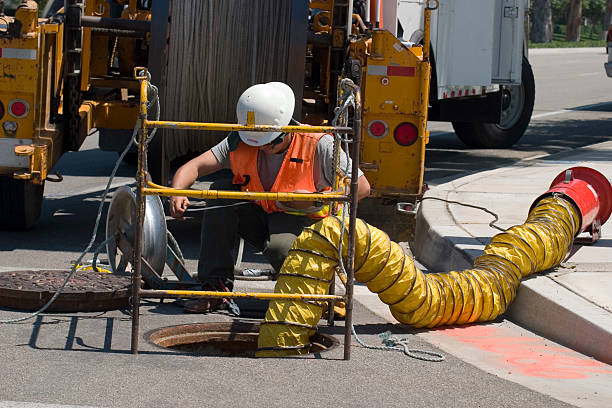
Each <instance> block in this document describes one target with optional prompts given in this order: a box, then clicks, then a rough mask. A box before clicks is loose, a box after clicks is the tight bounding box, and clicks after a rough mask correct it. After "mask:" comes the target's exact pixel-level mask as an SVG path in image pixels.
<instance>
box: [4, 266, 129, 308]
mask: <svg viewBox="0 0 612 408" xmlns="http://www.w3.org/2000/svg"><path fill="white" fill-rule="evenodd" d="M69 273H70V271H66V270H40V271H10V272H3V273H0V306H4V307H9V308H13V309H19V310H38V309H40V308H41V307H42V306H43V305H44V304H46V303H47V302H48V301H49V300H50V299H51V297H53V295H54V294H55V292H57V290H58V289H59V288H60V286H61V285H62V283H64V280H65V279H66V276H67V275H68V274H69ZM130 286H131V278H130V277H127V276H117V275H113V274H108V273H99V272H92V271H77V272H75V273H74V275H72V278H71V279H70V280H69V281H68V284H67V285H66V287H65V288H64V290H63V291H62V293H61V294H60V295H59V296H58V297H57V299H56V300H55V301H54V302H53V303H52V304H51V306H49V308H48V309H47V311H49V312H98V311H104V310H114V309H122V308H126V307H128V306H129V297H130Z"/></svg>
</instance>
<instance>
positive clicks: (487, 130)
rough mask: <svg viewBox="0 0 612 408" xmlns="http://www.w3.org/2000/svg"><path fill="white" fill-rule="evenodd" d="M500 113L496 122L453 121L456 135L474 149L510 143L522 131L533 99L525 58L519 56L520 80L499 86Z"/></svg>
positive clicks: (531, 73)
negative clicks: (520, 58) (498, 121)
mask: <svg viewBox="0 0 612 408" xmlns="http://www.w3.org/2000/svg"><path fill="white" fill-rule="evenodd" d="M502 92H503V95H502V113H501V121H500V123H499V124H495V123H480V122H453V128H454V129H455V133H456V134H457V137H459V139H460V140H461V141H462V142H463V143H465V144H466V145H467V146H469V147H472V148H477V149H505V148H508V147H511V146H512V145H514V144H515V143H516V142H518V141H519V139H520V138H521V137H522V136H523V134H524V133H525V130H526V129H527V126H529V122H530V120H531V114H532V112H533V104H534V101H535V81H534V79H533V71H532V70H531V65H530V64H529V61H528V60H527V58H524V57H523V68H522V81H521V85H518V86H502Z"/></svg>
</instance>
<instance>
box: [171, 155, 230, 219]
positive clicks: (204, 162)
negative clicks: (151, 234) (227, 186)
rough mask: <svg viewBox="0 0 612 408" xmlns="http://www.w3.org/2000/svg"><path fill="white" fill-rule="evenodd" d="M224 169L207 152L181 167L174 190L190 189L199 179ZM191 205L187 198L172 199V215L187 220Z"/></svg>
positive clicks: (176, 176) (174, 178)
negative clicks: (188, 209) (186, 212)
mask: <svg viewBox="0 0 612 408" xmlns="http://www.w3.org/2000/svg"><path fill="white" fill-rule="evenodd" d="M222 167H223V166H222V164H221V163H219V161H218V160H217V158H216V157H215V155H214V154H213V152H212V151H211V150H207V151H206V152H204V153H202V154H201V155H199V156H198V157H196V158H194V159H191V160H190V161H188V162H187V163H185V164H183V165H182V166H181V167H179V169H178V170H177V171H176V173H175V174H174V177H173V178H172V188H178V189H186V188H189V187H191V186H192V185H193V183H195V181H196V180H197V179H198V178H200V177H204V176H206V175H208V174H211V173H214V172H215V171H219V170H221V168H222ZM189 204H190V203H189V199H188V198H187V197H170V215H171V216H172V217H174V218H178V219H180V220H183V219H185V218H184V217H183V215H184V214H185V210H186V209H187V207H189Z"/></svg>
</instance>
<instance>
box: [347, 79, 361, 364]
mask: <svg viewBox="0 0 612 408" xmlns="http://www.w3.org/2000/svg"><path fill="white" fill-rule="evenodd" d="M352 87H353V90H354V92H355V115H354V119H353V127H354V128H355V133H354V135H353V145H352V148H353V152H352V153H353V163H352V164H353V166H352V169H351V191H350V197H351V212H350V215H349V235H348V248H347V258H348V259H347V262H346V266H347V267H346V294H345V298H346V301H345V307H346V317H345V319H344V359H345V360H350V358H351V337H352V332H351V328H352V326H353V286H354V284H355V271H354V268H355V227H356V224H357V202H358V199H359V197H358V191H357V190H358V184H359V182H358V179H359V153H360V146H359V144H360V137H361V91H360V89H359V87H358V86H357V85H354V84H353V85H352Z"/></svg>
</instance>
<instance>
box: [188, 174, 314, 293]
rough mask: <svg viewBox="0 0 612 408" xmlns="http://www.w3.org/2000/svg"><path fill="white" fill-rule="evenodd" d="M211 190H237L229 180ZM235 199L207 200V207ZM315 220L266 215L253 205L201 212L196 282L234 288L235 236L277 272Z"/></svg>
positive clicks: (213, 286) (274, 214)
mask: <svg viewBox="0 0 612 408" xmlns="http://www.w3.org/2000/svg"><path fill="white" fill-rule="evenodd" d="M210 189H211V190H236V186H234V185H232V184H231V181H230V180H219V181H216V182H214V183H213V184H212V185H211V187H210ZM236 203H237V201H236V200H226V199H219V200H209V205H210V206H223V205H228V204H236ZM315 221H316V220H313V219H311V218H308V217H304V216H297V215H289V214H285V213H273V214H268V213H266V212H265V211H264V210H263V209H262V208H261V207H260V206H259V205H257V204H255V203H254V202H248V203H246V204H240V205H235V206H231V207H223V208H218V209H212V210H208V211H204V215H203V218H202V236H201V240H200V259H199V262H198V280H199V281H200V282H202V284H203V285H204V286H205V287H207V286H212V288H216V289H219V281H221V282H223V283H224V284H225V285H226V286H227V287H228V289H229V290H232V288H233V286H234V259H233V256H232V251H233V249H234V246H235V245H236V244H237V242H238V237H242V238H244V240H245V241H247V242H249V243H250V244H252V245H253V246H255V248H257V249H259V250H260V251H262V253H263V255H264V256H265V257H266V258H267V260H268V262H270V264H271V265H272V267H273V268H274V270H275V271H276V272H277V273H278V272H279V271H280V269H281V267H282V266H283V262H284V261H285V258H286V257H287V254H288V253H289V249H290V248H291V246H292V245H293V241H295V239H296V238H297V236H298V235H299V234H300V232H301V231H302V228H304V227H306V226H309V225H312V224H313V223H314V222H315Z"/></svg>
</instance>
